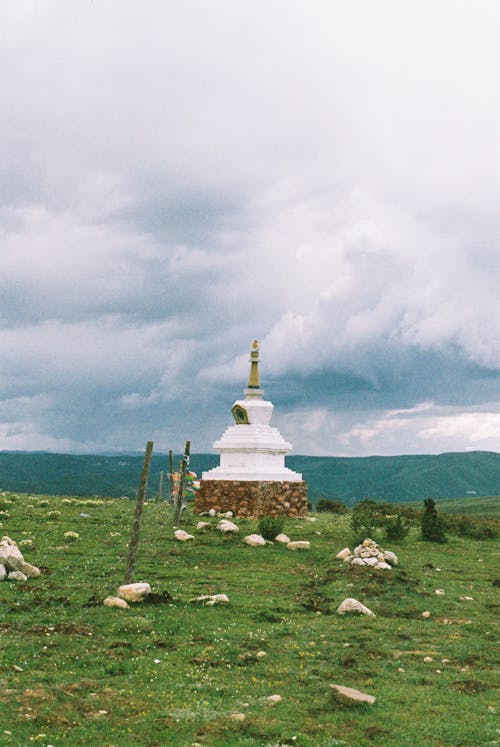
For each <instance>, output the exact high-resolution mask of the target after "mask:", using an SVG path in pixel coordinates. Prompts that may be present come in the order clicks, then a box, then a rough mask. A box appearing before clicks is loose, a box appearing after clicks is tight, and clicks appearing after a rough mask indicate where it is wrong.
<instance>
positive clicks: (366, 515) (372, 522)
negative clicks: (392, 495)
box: [350, 500, 383, 543]
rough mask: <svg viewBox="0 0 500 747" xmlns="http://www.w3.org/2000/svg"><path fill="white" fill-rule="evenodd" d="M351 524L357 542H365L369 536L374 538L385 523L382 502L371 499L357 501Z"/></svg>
mask: <svg viewBox="0 0 500 747" xmlns="http://www.w3.org/2000/svg"><path fill="white" fill-rule="evenodd" d="M350 525H351V531H352V533H353V535H354V539H355V541H356V542H358V543H359V542H363V540H365V539H367V537H371V539H374V537H375V534H376V533H377V530H378V529H379V528H380V527H381V526H382V525H383V518H382V514H381V512H380V504H378V503H376V501H370V500H363V501H359V502H358V503H356V504H355V506H354V507H353V509H352V512H351V518H350Z"/></svg>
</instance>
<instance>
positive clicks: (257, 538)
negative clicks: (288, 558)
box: [243, 534, 266, 547]
mask: <svg viewBox="0 0 500 747" xmlns="http://www.w3.org/2000/svg"><path fill="white" fill-rule="evenodd" d="M243 542H244V543H245V544H246V545H250V547H262V546H263V545H265V544H266V540H265V539H264V537H262V536H261V535H260V534H248V535H247V536H246V537H244V538H243Z"/></svg>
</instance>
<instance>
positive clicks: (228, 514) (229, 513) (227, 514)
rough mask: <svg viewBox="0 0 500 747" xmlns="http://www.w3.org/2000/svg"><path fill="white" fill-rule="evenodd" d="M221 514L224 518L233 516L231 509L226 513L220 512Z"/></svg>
mask: <svg viewBox="0 0 500 747" xmlns="http://www.w3.org/2000/svg"><path fill="white" fill-rule="evenodd" d="M222 516H225V517H226V519H232V518H233V516H234V514H233V512H232V511H226V513H225V514H222Z"/></svg>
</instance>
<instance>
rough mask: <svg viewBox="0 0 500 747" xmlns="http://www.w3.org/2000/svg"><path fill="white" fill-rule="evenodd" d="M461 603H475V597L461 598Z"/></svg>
mask: <svg viewBox="0 0 500 747" xmlns="http://www.w3.org/2000/svg"><path fill="white" fill-rule="evenodd" d="M460 601H461V602H473V601H474V597H460Z"/></svg>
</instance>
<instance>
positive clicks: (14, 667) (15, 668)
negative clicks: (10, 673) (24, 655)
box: [12, 664, 24, 672]
mask: <svg viewBox="0 0 500 747" xmlns="http://www.w3.org/2000/svg"><path fill="white" fill-rule="evenodd" d="M12 669H13V670H14V672H24V669H23V668H22V667H20V666H18V665H17V664H14V666H13V667H12Z"/></svg>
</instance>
